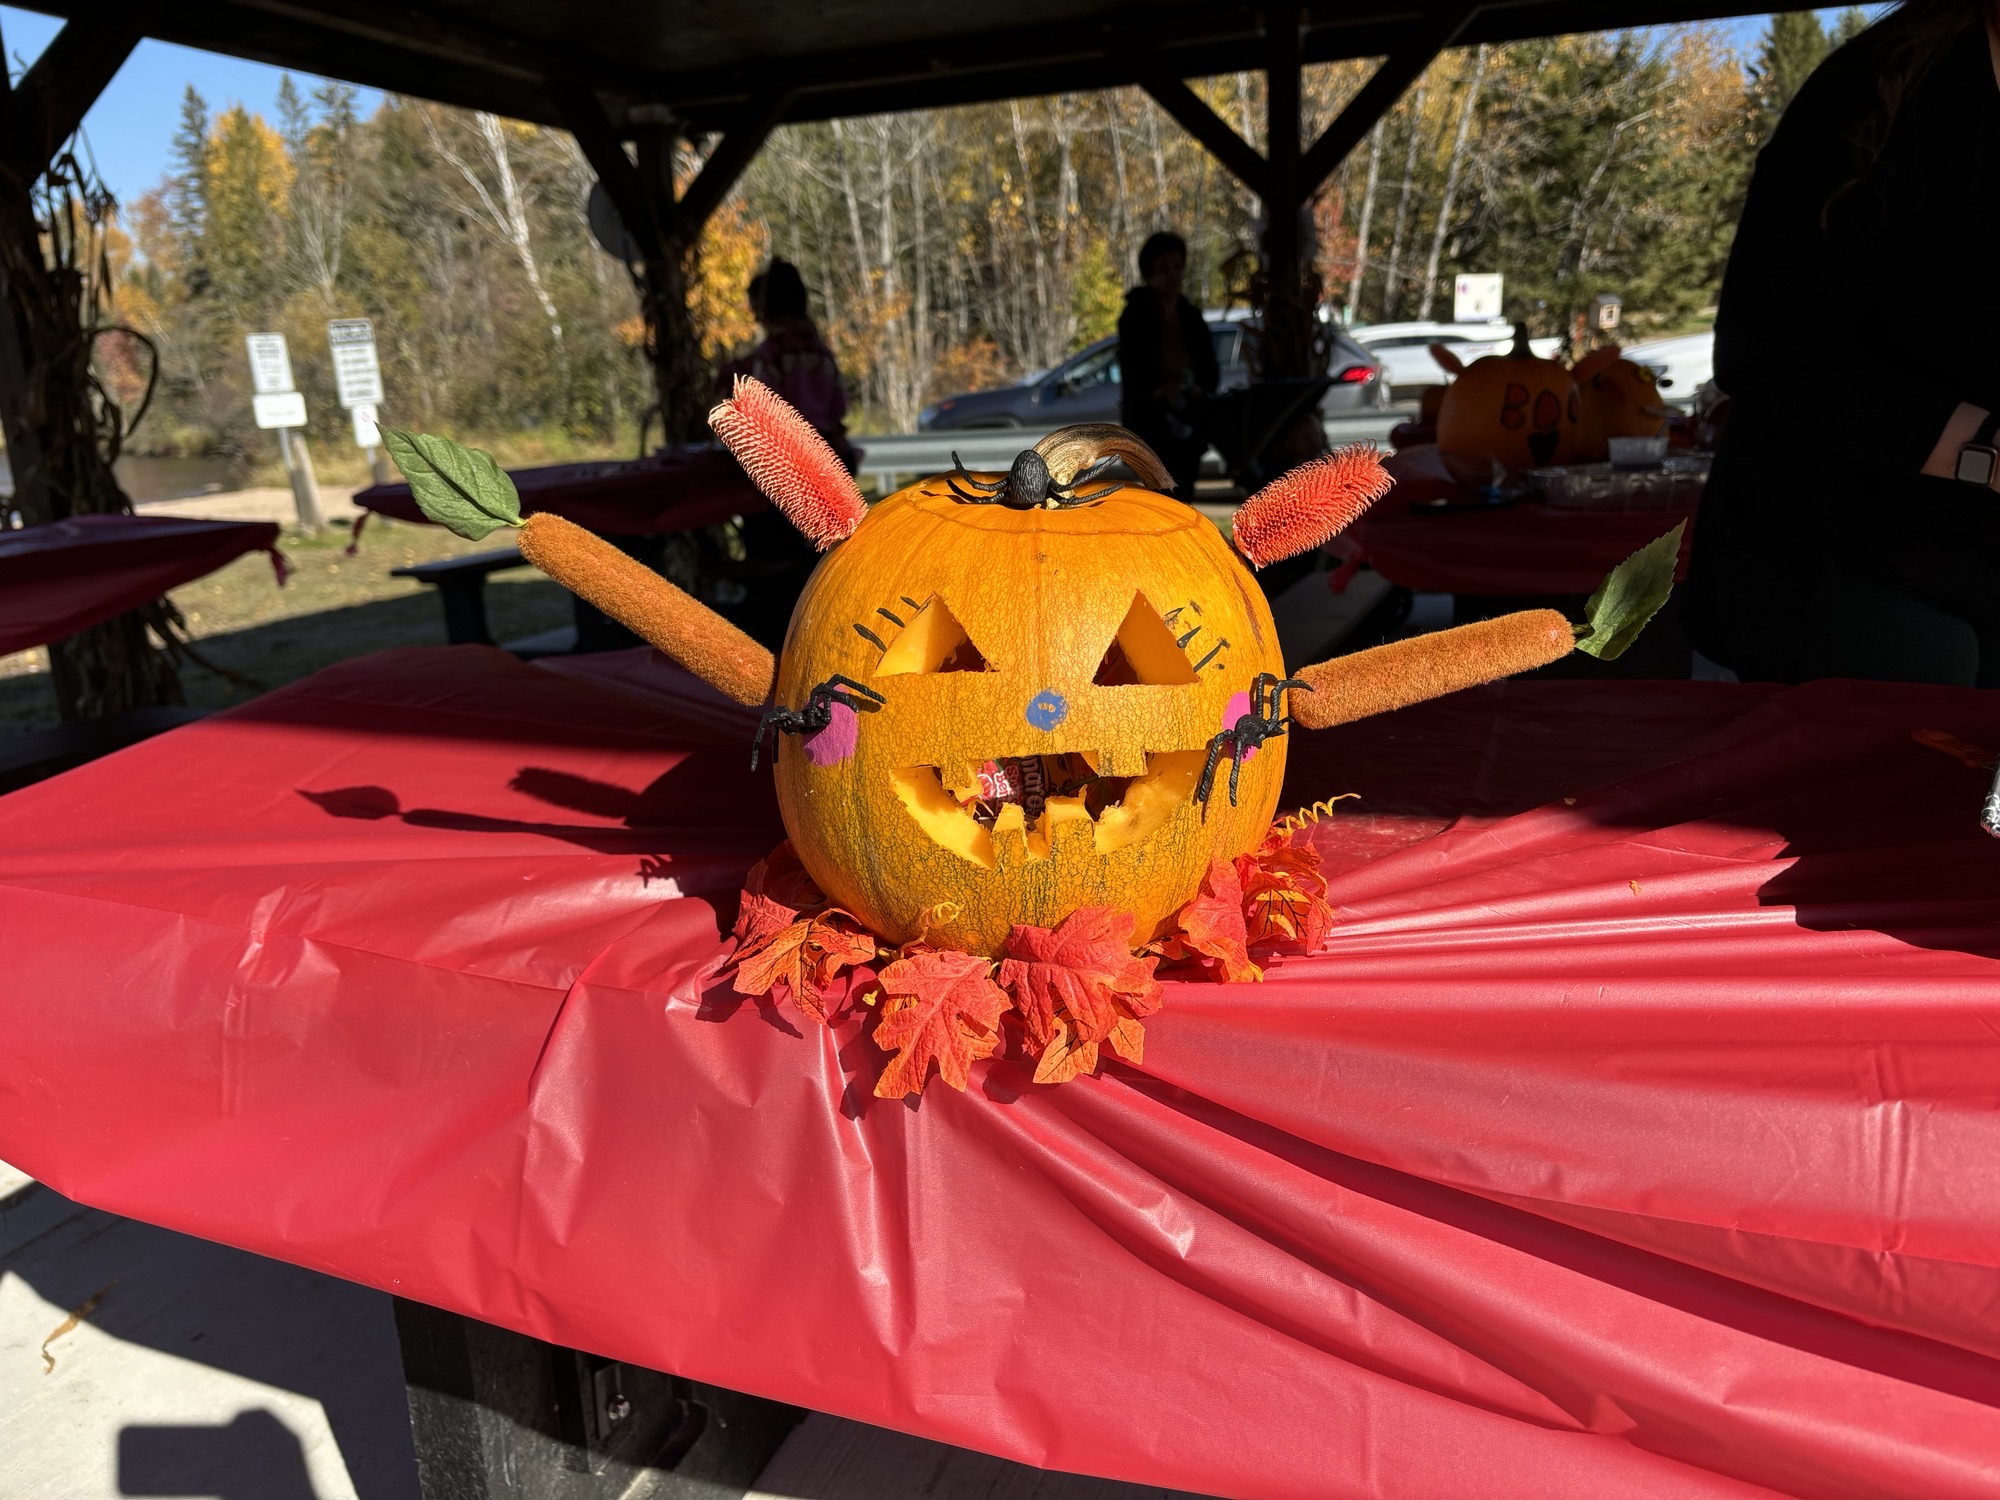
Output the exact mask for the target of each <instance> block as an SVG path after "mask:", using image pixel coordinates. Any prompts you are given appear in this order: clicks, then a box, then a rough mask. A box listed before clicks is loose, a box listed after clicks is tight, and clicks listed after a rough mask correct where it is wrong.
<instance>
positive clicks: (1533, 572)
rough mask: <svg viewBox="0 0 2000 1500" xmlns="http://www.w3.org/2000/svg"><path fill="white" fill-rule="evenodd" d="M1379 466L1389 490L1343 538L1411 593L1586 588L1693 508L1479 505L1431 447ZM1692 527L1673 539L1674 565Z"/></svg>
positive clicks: (1510, 594)
mask: <svg viewBox="0 0 2000 1500" xmlns="http://www.w3.org/2000/svg"><path fill="white" fill-rule="evenodd" d="M1382 466H1383V467H1384V468H1385V469H1387V470H1388V472H1389V474H1390V475H1391V476H1392V477H1393V478H1394V479H1395V481H1396V487H1395V488H1394V489H1393V490H1391V491H1390V492H1389V494H1388V495H1387V496H1386V497H1384V498H1383V500H1382V501H1381V502H1380V503H1379V504H1378V505H1376V506H1375V507H1374V509H1373V510H1371V511H1370V512H1369V513H1368V514H1367V515H1365V516H1363V517H1362V519H1361V520H1360V521H1358V522H1356V523H1355V525H1354V526H1353V527H1352V528H1351V529H1350V531H1349V533H1348V536H1349V537H1351V538H1352V539H1353V541H1354V542H1355V543H1357V544H1358V545H1359V547H1360V548H1361V549H1362V551H1363V552H1364V553H1365V556H1366V558H1367V562H1368V565H1369V566H1370V567H1371V568H1373V569H1374V570H1375V571H1376V572H1378V573H1380V574H1381V575H1382V576H1383V577H1384V578H1387V579H1388V580H1389V581H1390V582H1391V583H1395V584H1399V585H1401V586H1402V587H1404V588H1406V589H1410V590H1412V591H1413V592H1417V593H1445V594H1455V595H1462V596H1466V597H1472V598H1478V597H1498V598H1510V599H1512V598H1529V597H1540V596H1546V595H1570V594H1588V593H1590V591H1591V590H1593V589H1595V588H1596V587H1597V586H1598V584H1600V583H1602V582H1603V581H1604V575H1605V574H1606V573H1608V572H1610V571H1611V569H1612V568H1614V567H1616V566H1617V565H1618V564H1619V563H1620V562H1622V561H1623V560H1624V559H1625V558H1627V557H1629V556H1631V554H1632V553H1633V552H1635V551H1637V550H1638V549H1639V548H1641V547H1643V546H1645V545H1646V543H1648V542H1650V541H1652V540H1653V539H1654V538H1655V537H1658V536H1661V535H1663V534H1664V533H1666V532H1668V531H1671V530H1672V529H1673V528H1674V526H1675V525H1677V524H1678V523H1680V522H1682V521H1685V520H1687V519H1689V518H1690V517H1691V516H1692V515H1693V513H1694V506H1693V505H1692V504H1691V503H1690V504H1688V505H1685V506H1674V507H1671V508H1668V509H1663V510H1556V509H1553V508H1551V507H1549V506H1547V505H1542V504H1537V503H1529V502H1519V503H1514V504H1508V505H1492V504H1486V503H1484V502H1483V500H1482V497H1481V496H1480V495H1479V494H1478V493H1477V492H1476V491H1474V490H1472V489H1469V488H1467V487H1466V486H1465V485H1464V484H1462V483H1461V482H1460V481H1459V480H1458V479H1457V478H1456V477H1454V476H1453V475H1452V474H1451V472H1450V471H1449V470H1448V469H1446V467H1445V465H1444V462H1443V460H1442V458H1441V457H1440V455H1439V453H1438V449H1437V447H1436V445H1435V444H1422V445H1419V446H1416V447H1412V448H1406V449H1404V450H1403V451H1401V452H1399V453H1392V454H1390V455H1389V456H1388V457H1387V458H1385V459H1384V460H1383V465H1382ZM1447 507H1448V508H1447ZM1693 530H1694V528H1693V527H1691V526H1690V527H1689V528H1688V532H1687V534H1686V535H1684V536H1683V539H1682V551H1681V568H1682V570H1683V571H1685V569H1686V567H1687V548H1688V546H1689V545H1690V544H1691V541H1692V535H1693Z"/></svg>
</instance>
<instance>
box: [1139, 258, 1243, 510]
mask: <svg viewBox="0 0 2000 1500" xmlns="http://www.w3.org/2000/svg"><path fill="white" fill-rule="evenodd" d="M1186 274H1187V241H1186V240H1184V239H1182V238H1181V237H1180V236H1179V235H1177V234H1169V233H1166V232H1164V231H1162V232H1161V233H1159V234H1155V235H1153V236H1151V237H1150V238H1148V239H1147V241H1146V243H1145V244H1144V245H1142V246H1140V248H1139V279H1140V281H1141V283H1142V285H1139V286H1135V287H1133V288H1132V290H1131V291H1129V292H1127V293H1126V294H1125V311H1124V312H1123V313H1122V314H1120V315H1119V318H1118V363H1119V367H1120V379H1121V381H1122V384H1123V391H1122V395H1121V400H1122V403H1123V417H1124V422H1125V425H1126V426H1127V427H1129V428H1131V429H1132V431H1134V432H1136V433H1138V434H1139V436H1140V437H1142V438H1144V439H1145V440H1146V442H1147V443H1148V444H1149V445H1150V446H1151V447H1152V449H1153V451H1154V452H1155V453H1157V454H1159V455H1160V461H1161V462H1162V463H1164V464H1165V465H1166V466H1167V472H1168V473H1170V474H1172V475H1173V476H1174V486H1175V488H1174V494H1175V495H1176V496H1177V497H1178V498H1180V499H1182V500H1189V501H1191V500H1193V499H1194V482H1195V476H1196V475H1197V474H1198V473H1199V472H1200V470H1201V455H1202V453H1203V451H1204V450H1205V449H1206V448H1207V447H1208V443H1207V440H1206V439H1205V438H1203V437H1202V435H1201V408H1202V403H1203V402H1204V401H1205V400H1206V399H1207V398H1208V397H1210V396H1212V395H1214V394H1215V388H1216V385H1217V384H1218V383H1219V382H1220V381H1221V379H1222V371H1221V370H1220V369H1219V368H1218V367H1217V365H1216V362H1215V345H1214V343H1213V342H1212V341H1211V340H1210V338H1209V336H1208V325H1207V323H1205V322H1204V321H1203V320H1202V316H1201V309H1200V308H1198V307H1196V306H1195V305H1194V304H1193V303H1192V302H1190V301H1188V299H1187V298H1185V297H1183V296H1182V295H1181V279H1182V277H1184V276H1185V275H1186Z"/></svg>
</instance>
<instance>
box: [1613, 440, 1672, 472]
mask: <svg viewBox="0 0 2000 1500" xmlns="http://www.w3.org/2000/svg"><path fill="white" fill-rule="evenodd" d="M1610 447H1611V467H1612V468H1614V469H1653V468H1658V467H1659V466H1660V465H1661V464H1662V463H1664V462H1666V458H1667V435H1666V434H1665V433H1661V434H1660V435H1659V436H1658V437H1615V438H1612V439H1611V440H1610Z"/></svg>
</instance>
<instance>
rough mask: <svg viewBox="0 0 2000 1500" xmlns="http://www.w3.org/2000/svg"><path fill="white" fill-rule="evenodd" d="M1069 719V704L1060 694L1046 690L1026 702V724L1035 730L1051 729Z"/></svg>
mask: <svg viewBox="0 0 2000 1500" xmlns="http://www.w3.org/2000/svg"><path fill="white" fill-rule="evenodd" d="M1068 717H1069V703H1068V701H1067V700H1066V699H1065V698H1064V697H1063V695H1062V694H1061V693H1058V692H1053V691H1051V690H1050V689H1048V688H1043V689H1042V691H1040V692H1039V693H1037V694H1035V696H1034V697H1033V698H1031V699H1029V700H1028V722H1029V723H1030V724H1032V725H1034V726H1035V728H1037V729H1053V728H1055V727H1056V725H1058V724H1060V723H1062V721H1063V720H1064V719H1066V718H1068Z"/></svg>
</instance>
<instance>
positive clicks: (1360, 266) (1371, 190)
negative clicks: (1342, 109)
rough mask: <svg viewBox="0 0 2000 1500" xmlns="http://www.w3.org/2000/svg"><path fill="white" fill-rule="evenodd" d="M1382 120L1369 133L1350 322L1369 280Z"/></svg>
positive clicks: (1349, 303)
mask: <svg viewBox="0 0 2000 1500" xmlns="http://www.w3.org/2000/svg"><path fill="white" fill-rule="evenodd" d="M1381 167H1382V122H1381V120H1380V119H1377V120H1376V121H1375V128H1374V129H1373V130H1371V131H1369V132H1368V184H1367V186H1366V187H1364V188H1362V190H1361V222H1360V224H1359V225H1358V226H1357V228H1356V231H1355V240H1356V245H1355V251H1354V280H1353V281H1352V282H1351V283H1350V284H1349V286H1348V288H1347V322H1349V323H1352V322H1353V321H1354V318H1355V315H1356V314H1357V313H1359V312H1360V311H1361V284H1362V283H1363V282H1364V281H1366V280H1367V279H1368V232H1369V230H1370V229H1371V228H1372V227H1373V223H1374V219H1375V184H1376V182H1377V180H1378V179H1379V178H1380V176H1381Z"/></svg>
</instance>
